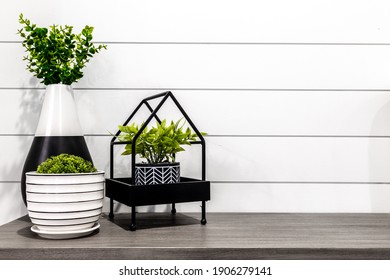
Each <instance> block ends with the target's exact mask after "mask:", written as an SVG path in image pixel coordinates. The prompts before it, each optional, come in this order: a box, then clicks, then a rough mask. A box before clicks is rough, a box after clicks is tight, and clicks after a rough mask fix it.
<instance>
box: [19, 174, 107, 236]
mask: <svg viewBox="0 0 390 280" xmlns="http://www.w3.org/2000/svg"><path fill="white" fill-rule="evenodd" d="M104 182H105V179H104V171H98V172H95V173H76V174H38V173H36V172H27V173H26V194H27V196H26V198H27V210H28V215H29V217H30V219H31V222H32V223H33V224H34V227H33V228H32V230H33V231H35V232H37V233H38V234H40V233H41V234H40V235H41V236H43V237H46V238H56V239H57V238H74V237H79V236H83V235H86V234H89V233H91V231H92V229H94V228H95V227H96V226H97V225H98V223H97V222H98V220H99V217H100V214H101V212H102V208H103V198H104Z"/></svg>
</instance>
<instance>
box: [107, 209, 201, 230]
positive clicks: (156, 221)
mask: <svg viewBox="0 0 390 280" xmlns="http://www.w3.org/2000/svg"><path fill="white" fill-rule="evenodd" d="M103 219H108V220H109V221H110V222H111V223H114V224H116V225H118V226H120V227H121V228H123V229H124V230H129V227H130V224H131V214H130V213H117V214H115V217H114V219H113V220H110V219H109V218H108V216H107V215H104V216H103ZM199 223H200V222H199V220H198V219H195V218H193V217H190V216H187V215H185V214H180V213H176V214H174V215H172V214H171V213H137V231H138V230H144V229H151V228H164V227H174V226H189V225H194V224H199Z"/></svg>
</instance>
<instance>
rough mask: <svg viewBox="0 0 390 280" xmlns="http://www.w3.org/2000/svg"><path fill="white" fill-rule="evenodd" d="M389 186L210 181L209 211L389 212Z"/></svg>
mask: <svg viewBox="0 0 390 280" xmlns="http://www.w3.org/2000/svg"><path fill="white" fill-rule="evenodd" d="M389 199H390V186H389V185H369V184H368V185H353V184H352V185H332V184H326V185H318V184H239V183H237V184H212V186H211V200H210V202H208V204H207V206H208V211H210V212H309V213H316V212H317V213H321V212H327V213H331V212H335V213H360V212H362V213H381V212H385V213H389V212H390V204H389V203H387V201H389Z"/></svg>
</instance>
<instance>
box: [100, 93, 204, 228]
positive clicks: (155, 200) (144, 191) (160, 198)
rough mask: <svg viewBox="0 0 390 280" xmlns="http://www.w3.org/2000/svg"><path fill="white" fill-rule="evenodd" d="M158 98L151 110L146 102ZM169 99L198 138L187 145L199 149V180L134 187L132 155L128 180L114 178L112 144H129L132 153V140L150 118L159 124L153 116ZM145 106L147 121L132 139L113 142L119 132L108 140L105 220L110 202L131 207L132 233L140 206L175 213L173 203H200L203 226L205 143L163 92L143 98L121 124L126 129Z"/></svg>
mask: <svg viewBox="0 0 390 280" xmlns="http://www.w3.org/2000/svg"><path fill="white" fill-rule="evenodd" d="M157 98H161V101H160V102H159V103H158V105H157V106H156V107H155V108H154V109H153V108H152V106H151V105H150V104H149V101H150V100H153V99H157ZM168 98H170V99H172V101H173V102H174V104H175V105H176V106H177V108H178V109H179V110H180V112H181V113H182V115H183V117H184V118H185V119H186V120H187V122H188V124H189V125H190V127H191V128H192V130H193V131H195V133H196V135H197V136H198V137H199V141H191V144H200V145H201V146H202V178H201V180H199V179H193V178H186V177H180V182H178V183H173V184H156V185H143V186H137V185H135V178H134V177H135V176H134V174H135V160H136V153H132V154H131V174H132V177H131V178H114V146H115V145H127V144H131V145H132V150H133V151H135V150H136V149H135V147H136V141H137V139H138V138H139V136H140V135H141V133H142V131H143V130H144V129H145V128H146V127H147V125H148V124H149V123H150V121H151V120H152V119H156V120H157V122H159V123H161V120H160V118H159V117H158V115H157V113H158V112H159V110H160V109H161V107H162V106H163V105H164V103H165V102H166V101H167V100H168ZM143 105H145V106H146V107H147V108H148V110H149V111H150V115H149V117H148V118H147V120H146V121H145V122H144V123H143V125H142V126H141V128H140V129H139V131H138V132H137V134H136V135H135V136H134V137H133V141H127V142H125V141H123V142H122V141H116V140H117V137H118V136H119V134H120V133H121V131H117V133H116V134H115V136H114V137H113V138H112V140H111V143H110V178H108V179H106V196H107V197H109V198H110V214H109V218H110V219H113V218H114V204H113V203H114V200H116V201H118V202H120V203H123V204H126V205H127V206H130V207H131V224H130V227H129V229H130V230H132V231H134V230H136V207H137V206H143V205H156V204H167V203H172V210H171V213H172V214H175V213H176V208H175V203H183V202H194V201H201V202H202V206H201V207H202V219H201V224H202V225H205V224H206V223H207V221H206V201H208V200H210V182H209V181H206V143H205V140H204V138H203V136H202V134H201V133H200V132H199V130H198V129H197V128H196V126H195V125H194V123H193V122H192V121H191V119H190V118H189V116H188V115H187V113H186V112H185V111H184V109H183V107H182V106H181V105H180V103H179V102H178V101H177V99H176V98H175V96H174V95H173V94H172V92H170V91H167V92H163V93H160V94H157V95H153V96H151V97H148V98H145V99H143V100H142V101H141V102H140V103H139V105H138V106H137V107H136V108H135V110H134V111H133V112H132V113H131V115H130V116H129V117H128V119H127V120H126V121H125V123H124V124H123V125H124V126H126V125H127V124H128V123H129V122H130V121H131V120H132V118H133V117H134V116H135V114H136V113H137V112H138V110H139V109H140V108H141V107H142V106H143Z"/></svg>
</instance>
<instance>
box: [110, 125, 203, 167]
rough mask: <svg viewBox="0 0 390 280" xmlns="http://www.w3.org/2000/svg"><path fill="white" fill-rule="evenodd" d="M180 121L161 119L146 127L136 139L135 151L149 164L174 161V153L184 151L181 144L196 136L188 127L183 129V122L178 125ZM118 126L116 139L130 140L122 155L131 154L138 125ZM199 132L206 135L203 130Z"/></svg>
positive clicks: (193, 139)
mask: <svg viewBox="0 0 390 280" xmlns="http://www.w3.org/2000/svg"><path fill="white" fill-rule="evenodd" d="M180 122H181V119H180V120H179V121H177V122H176V123H175V122H173V121H171V123H170V124H169V125H167V121H166V120H163V121H162V122H161V124H160V123H158V122H157V123H156V126H155V127H152V128H151V129H148V127H146V128H145V129H144V130H143V131H142V133H141V134H140V136H139V137H138V139H137V141H136V145H135V149H136V150H135V153H136V154H138V155H139V156H140V157H141V158H144V159H146V160H147V162H148V163H150V164H158V163H161V162H174V161H175V154H176V153H178V152H182V151H184V148H183V147H182V146H183V145H191V141H196V140H197V138H198V136H197V134H196V133H193V132H192V131H191V129H190V128H189V127H188V128H187V129H185V130H184V129H183V126H184V124H183V125H181V126H180ZM118 127H119V130H120V131H121V134H119V136H118V137H117V138H118V140H119V141H121V142H127V141H129V142H130V144H126V146H125V151H124V152H123V153H122V155H131V154H132V153H133V150H132V144H131V143H132V141H133V139H134V136H135V135H136V134H137V133H138V131H139V126H138V125H137V124H135V123H132V124H131V125H128V126H122V125H120V126H118ZM141 127H142V125H141ZM201 134H202V135H206V133H204V132H202V133H201Z"/></svg>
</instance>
